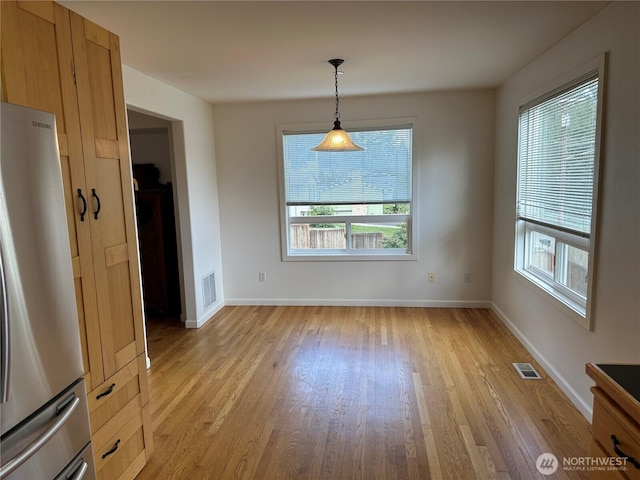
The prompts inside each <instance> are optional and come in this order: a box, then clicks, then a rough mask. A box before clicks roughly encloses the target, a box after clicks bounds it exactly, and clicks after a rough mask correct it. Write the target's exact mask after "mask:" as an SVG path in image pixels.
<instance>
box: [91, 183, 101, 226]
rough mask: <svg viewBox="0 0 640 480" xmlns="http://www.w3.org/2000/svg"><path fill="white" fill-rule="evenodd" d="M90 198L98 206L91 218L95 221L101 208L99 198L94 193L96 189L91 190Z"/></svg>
mask: <svg viewBox="0 0 640 480" xmlns="http://www.w3.org/2000/svg"><path fill="white" fill-rule="evenodd" d="M91 196H92V197H93V198H95V199H96V202H97V203H98V205H97V207H96V210H95V211H94V212H93V218H95V219H96V220H97V219H98V214H99V213H100V209H101V208H102V205H101V204H100V197H99V196H98V194H97V193H96V189H95V188H92V189H91Z"/></svg>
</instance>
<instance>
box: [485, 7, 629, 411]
mask: <svg viewBox="0 0 640 480" xmlns="http://www.w3.org/2000/svg"><path fill="white" fill-rule="evenodd" d="M639 9H640V4H639V3H637V2H620V3H614V4H613V5H611V6H610V7H608V8H607V9H605V10H604V11H603V12H602V13H601V14H599V15H597V16H596V17H594V18H593V19H592V20H591V21H589V22H588V23H586V24H585V25H583V26H582V27H581V28H580V29H578V30H577V31H575V32H574V33H573V34H572V35H570V36H569V37H567V38H566V39H565V40H563V41H562V42H560V43H559V44H558V45H556V46H555V47H554V48H552V49H551V50H549V51H548V52H546V53H545V54H544V55H542V56H541V57H540V58H538V59H537V60H536V61H534V62H532V63H531V64H530V65H528V66H527V67H526V68H524V69H523V70H522V71H521V72H519V73H518V74H516V75H515V76H514V77H512V78H511V79H509V80H508V81H507V82H505V84H504V85H503V86H502V87H501V88H500V89H499V91H498V98H497V111H496V115H497V123H496V165H495V177H494V184H495V195H494V215H493V217H494V232H493V280H492V285H493V302H494V305H495V308H496V311H497V312H498V313H499V314H500V315H501V316H502V318H503V320H505V321H506V322H507V324H508V325H509V326H510V327H511V328H512V330H513V331H514V332H515V333H516V334H517V335H518V336H519V337H520V339H521V341H522V342H523V343H524V344H525V345H526V346H527V348H528V349H529V350H530V351H532V352H533V353H534V354H535V355H536V356H537V357H538V360H540V361H541V362H542V363H543V364H544V366H545V367H546V370H547V371H548V372H549V373H550V374H552V376H553V377H554V378H555V379H556V381H557V382H558V383H559V384H560V386H561V387H562V388H563V389H564V390H565V392H566V393H567V394H569V397H570V398H571V399H572V400H573V402H574V403H576V404H577V406H578V407H579V408H580V409H581V411H582V412H583V414H584V415H585V416H586V417H587V418H590V415H591V404H592V398H591V394H590V392H589V387H590V386H591V385H592V382H591V380H590V379H589V377H587V375H586V374H585V373H584V371H585V364H586V363H587V362H599V363H640V300H639V299H640V282H639V280H638V279H639V276H640V225H639V224H640V196H639V193H638V192H639V190H640V172H639V165H640V161H639V158H640V148H639V139H640V135H639V132H640V125H639V120H638V117H639V112H640V95H639V89H640V76H639V65H638V63H639V62H638V61H639V58H640V52H639V45H640V39H639V35H638V32H639V31H640V29H639V28H638V26H639V25H640V16H639ZM604 51H608V52H609V69H608V76H607V89H606V109H605V116H604V122H605V123H604V140H603V141H604V151H603V157H602V162H603V164H602V173H601V177H600V204H599V218H598V220H597V221H598V236H597V245H598V250H599V251H598V252H597V258H596V259H595V261H596V269H595V272H596V277H595V285H594V295H595V296H594V304H593V325H594V328H593V331H591V332H589V331H587V330H586V329H584V328H583V327H581V326H580V325H578V323H576V322H575V321H573V320H572V319H571V318H570V317H569V316H567V314H566V313H565V311H564V310H562V309H560V308H558V307H557V305H556V304H555V303H554V301H552V300H550V298H549V296H548V295H546V294H542V293H541V292H540V291H539V290H538V289H537V288H536V287H534V286H532V285H531V284H530V283H528V282H526V281H524V280H523V279H522V278H520V276H519V275H518V274H516V273H515V272H514V270H513V251H514V219H515V195H516V185H515V179H516V167H517V148H516V141H517V120H518V107H519V101H520V100H521V99H522V98H523V97H525V96H527V95H529V94H531V93H532V92H536V91H538V90H539V89H540V88H543V87H544V86H545V85H546V84H548V83H549V82H552V81H553V80H554V79H555V78H558V77H561V76H562V75H563V74H565V73H567V72H569V71H571V70H572V69H573V68H576V67H578V66H580V65H581V64H583V63H585V62H586V61H588V60H590V59H592V58H594V57H597V56H598V55H599V54H601V53H602V52H604ZM516 360H517V359H514V361H516Z"/></svg>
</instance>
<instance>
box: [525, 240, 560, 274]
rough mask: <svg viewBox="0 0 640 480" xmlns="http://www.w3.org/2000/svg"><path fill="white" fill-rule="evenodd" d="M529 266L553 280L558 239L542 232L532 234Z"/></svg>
mask: <svg viewBox="0 0 640 480" xmlns="http://www.w3.org/2000/svg"><path fill="white" fill-rule="evenodd" d="M529 239H530V245H529V265H530V267H534V268H535V269H537V270H539V271H540V272H542V273H544V274H546V275H548V276H550V277H552V278H553V269H554V262H555V258H554V257H555V250H556V239H555V238H553V237H549V236H548V235H543V234H542V233H540V232H535V231H533V232H531V234H530V236H529Z"/></svg>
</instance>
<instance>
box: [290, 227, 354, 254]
mask: <svg viewBox="0 0 640 480" xmlns="http://www.w3.org/2000/svg"><path fill="white" fill-rule="evenodd" d="M289 228H290V230H289V247H290V249H291V250H309V249H310V250H321V249H322V250H327V249H342V250H344V249H345V248H347V240H346V237H345V235H346V229H345V225H344V223H330V224H310V223H293V224H291V225H290V226H289Z"/></svg>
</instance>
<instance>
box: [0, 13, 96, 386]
mask: <svg viewBox="0 0 640 480" xmlns="http://www.w3.org/2000/svg"><path fill="white" fill-rule="evenodd" d="M0 12H1V22H2V26H1V28H0V31H1V35H2V37H1V38H2V41H1V45H2V55H1V58H2V73H3V75H2V100H3V101H5V102H9V103H15V104H19V105H23V106H26V107H31V108H36V109H39V110H44V111H48V112H52V113H54V114H55V115H56V129H57V132H58V144H59V145H58V146H59V149H60V164H61V168H62V176H63V184H64V189H65V192H64V194H65V203H66V212H67V223H68V229H69V237H70V242H71V245H70V246H71V257H72V264H73V265H74V277H75V279H74V282H75V287H76V288H75V291H76V295H77V298H76V303H77V306H78V319H79V322H80V325H79V327H80V336H81V341H82V345H83V352H84V353H85V357H84V370H85V379H86V381H87V384H88V385H91V384H99V383H101V382H102V381H103V379H104V376H103V368H102V352H101V344H100V329H99V325H98V317H97V301H96V294H95V286H94V274H93V253H92V246H91V232H90V228H89V222H87V221H85V222H81V221H80V204H79V202H78V194H77V191H78V189H81V190H82V192H83V193H84V195H85V196H86V192H87V188H86V183H85V172H84V162H83V152H82V143H81V142H82V138H81V135H80V119H79V116H78V102H77V96H76V86H75V82H74V71H73V51H72V47H71V27H70V20H69V11H68V10H67V9H65V8H63V7H61V6H60V5H58V4H55V3H53V2H50V1H47V2H18V3H16V2H13V1H3V2H2V5H1V8H0Z"/></svg>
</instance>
